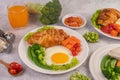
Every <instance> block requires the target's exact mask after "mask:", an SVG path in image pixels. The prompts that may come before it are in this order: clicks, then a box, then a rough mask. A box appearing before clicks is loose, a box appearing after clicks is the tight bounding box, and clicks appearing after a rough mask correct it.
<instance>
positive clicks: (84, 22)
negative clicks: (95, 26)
mask: <svg viewBox="0 0 120 80" xmlns="http://www.w3.org/2000/svg"><path fill="white" fill-rule="evenodd" d="M68 17H80V18H81V19H82V20H83V24H82V25H80V26H78V27H73V26H69V25H67V24H65V22H64V21H65V19H66V18H68ZM62 23H63V24H64V25H65V26H66V27H69V28H72V29H78V28H82V27H84V26H85V25H86V23H87V20H86V18H85V17H84V16H82V15H81V14H79V13H78V14H77V13H76V14H67V15H65V16H64V17H63V18H62Z"/></svg>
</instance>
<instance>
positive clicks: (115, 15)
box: [97, 8, 120, 26]
mask: <svg viewBox="0 0 120 80" xmlns="http://www.w3.org/2000/svg"><path fill="white" fill-rule="evenodd" d="M119 18H120V12H119V11H118V10H116V9H113V8H106V9H103V10H102V11H101V12H100V14H99V16H98V21H97V22H98V24H100V25H102V26H106V25H108V24H110V23H115V22H116V21H117V20H118V19H119Z"/></svg>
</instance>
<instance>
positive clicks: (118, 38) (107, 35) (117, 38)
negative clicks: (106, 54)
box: [90, 17, 120, 40]
mask: <svg viewBox="0 0 120 80" xmlns="http://www.w3.org/2000/svg"><path fill="white" fill-rule="evenodd" d="M91 18H92V17H91ZM90 23H91V25H92V27H94V29H95V30H96V31H98V32H99V33H100V34H102V35H104V36H106V37H108V38H111V39H116V40H120V37H113V36H111V35H109V34H106V33H104V32H102V31H101V30H100V29H98V28H97V27H95V26H94V24H93V23H92V21H91V20H90Z"/></svg>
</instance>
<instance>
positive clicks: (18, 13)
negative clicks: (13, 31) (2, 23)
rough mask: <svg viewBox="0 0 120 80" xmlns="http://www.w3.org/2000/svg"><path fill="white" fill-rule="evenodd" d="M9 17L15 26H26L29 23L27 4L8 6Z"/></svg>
mask: <svg viewBox="0 0 120 80" xmlns="http://www.w3.org/2000/svg"><path fill="white" fill-rule="evenodd" d="M8 18H9V21H10V24H11V26H12V27H13V28H21V27H26V26H27V24H28V11H27V8H26V7H25V6H21V5H20V6H19V5H16V6H11V7H8Z"/></svg>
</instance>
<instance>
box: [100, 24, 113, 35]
mask: <svg viewBox="0 0 120 80" xmlns="http://www.w3.org/2000/svg"><path fill="white" fill-rule="evenodd" d="M101 30H102V31H103V32H104V33H108V34H109V33H110V32H111V30H113V27H112V26H109V25H107V26H103V27H101Z"/></svg>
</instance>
